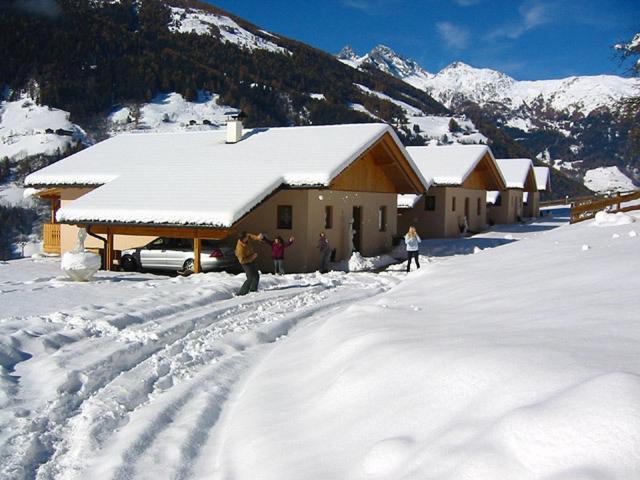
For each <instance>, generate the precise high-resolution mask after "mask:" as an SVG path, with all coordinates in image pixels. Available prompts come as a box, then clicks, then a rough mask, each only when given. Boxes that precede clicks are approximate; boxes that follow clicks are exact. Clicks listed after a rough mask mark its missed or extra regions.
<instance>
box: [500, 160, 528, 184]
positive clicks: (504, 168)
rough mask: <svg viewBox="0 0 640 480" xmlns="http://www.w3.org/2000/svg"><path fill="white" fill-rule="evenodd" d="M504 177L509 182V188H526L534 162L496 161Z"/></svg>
mask: <svg viewBox="0 0 640 480" xmlns="http://www.w3.org/2000/svg"><path fill="white" fill-rule="evenodd" d="M496 163H497V164H498V167H500V171H501V172H502V176H503V177H504V179H505V180H506V182H507V188H524V187H525V184H526V183H527V176H528V175H529V170H530V169H531V168H533V162H532V161H531V159H529V158H502V159H498V160H496Z"/></svg>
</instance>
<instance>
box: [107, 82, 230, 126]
mask: <svg viewBox="0 0 640 480" xmlns="http://www.w3.org/2000/svg"><path fill="white" fill-rule="evenodd" d="M218 100H219V95H217V94H211V93H207V92H203V91H199V92H198V98H197V99H196V100H195V101H193V102H189V101H187V100H185V98H184V97H183V96H182V95H180V94H179V93H176V92H170V93H162V94H159V95H156V96H155V97H154V98H153V99H152V100H151V101H150V102H149V103H144V104H142V105H139V106H122V107H119V108H116V109H115V110H114V111H113V112H111V114H110V115H109V124H110V133H111V134H112V135H114V134H117V133H119V132H122V131H136V130H144V131H148V132H177V131H185V130H189V131H193V130H210V129H217V128H220V126H222V125H225V123H226V121H227V120H228V118H227V115H226V113H227V112H229V111H234V110H235V109H234V108H232V107H228V106H225V105H219V104H218Z"/></svg>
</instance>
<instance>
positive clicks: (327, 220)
mask: <svg viewBox="0 0 640 480" xmlns="http://www.w3.org/2000/svg"><path fill="white" fill-rule="evenodd" d="M324 228H325V229H326V230H329V229H331V228H333V207H331V206H328V205H327V206H326V207H324Z"/></svg>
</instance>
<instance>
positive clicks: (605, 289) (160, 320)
mask: <svg viewBox="0 0 640 480" xmlns="http://www.w3.org/2000/svg"><path fill="white" fill-rule="evenodd" d="M565 213H566V212H565ZM546 214H547V215H548V212H547V213H546ZM601 217H602V216H601ZM625 218H626V217H625ZM601 220H602V219H601ZM614 220H615V221H614ZM599 223H600V228H592V225H594V222H584V223H582V224H577V225H573V226H568V225H566V217H553V216H545V217H544V218H542V219H540V220H538V221H536V222H531V223H528V224H523V225H510V226H496V227H494V228H493V229H492V230H491V231H489V232H487V233H485V234H483V235H480V236H475V237H471V238H460V239H453V240H446V241H436V240H431V241H425V242H423V244H422V245H421V247H422V248H421V249H422V253H423V255H422V256H421V264H422V269H421V270H420V271H419V272H415V271H414V272H412V273H410V274H409V275H406V274H405V273H404V272H403V271H402V270H403V269H404V266H403V265H402V264H400V265H394V266H391V267H390V268H389V271H387V272H385V273H382V274H379V275H378V274H373V273H349V274H346V273H341V272H335V273H332V274H328V275H319V274H309V275H287V276H284V277H274V276H271V275H264V276H263V279H262V283H261V291H260V292H258V293H257V294H251V295H248V296H246V297H234V296H233V292H234V291H236V289H237V288H238V287H239V285H240V283H241V282H242V280H243V277H242V276H233V275H228V274H220V273H210V274H202V275H194V276H191V277H188V278H183V277H175V278H168V277H162V276H157V275H147V274H139V273H118V272H111V273H109V272H99V273H98V274H97V276H96V278H95V280H94V281H92V282H88V283H83V284H77V283H71V282H68V281H66V280H64V277H63V274H62V272H60V270H59V263H58V262H57V261H55V260H52V259H35V260H31V259H29V260H19V261H12V262H8V263H0V362H1V363H0V477H2V478H40V479H49V478H60V479H72V478H92V479H108V478H114V479H115V478H117V479H124V478H136V479H146V478H149V479H152V478H153V479H158V478H185V479H186V478H198V479H201V478H213V479H231V478H233V479H236V480H242V479H245V478H246V479H252V480H254V479H278V480H287V479H296V480H297V479H300V478H305V479H309V480H313V479H365V478H366V479H382V478H385V479H387V478H389V479H390V478H394V479H400V478H404V479H438V480H444V479H452V480H453V479H456V480H457V479H465V478H469V479H474V480H475V479H480V480H482V479H491V480H495V479H498V478H505V479H506V478H508V479H510V480H518V479H540V480H575V479H582V480H609V479H627V478H628V479H632V478H637V477H638V476H639V475H640V407H638V405H640V380H638V378H640V377H639V375H640V354H639V353H638V349H637V344H638V341H639V340H640V326H639V325H638V323H637V317H638V315H637V312H638V303H639V300H638V296H637V291H638V288H639V287H640V278H638V275H637V269H638V267H639V266H640V248H639V247H640V243H638V242H639V241H640V240H639V237H638V235H637V231H638V227H636V225H638V223H637V222H636V223H634V222H630V221H629V220H628V219H624V218H622V216H615V219H612V220H611V221H607V222H604V221H600V222H599ZM558 227H559V228H558ZM497 246H499V248H489V247H497ZM585 246H586V247H588V248H586V249H585V248H584V247H585ZM426 254H428V255H429V257H431V258H427V256H426ZM458 254H464V255H458ZM469 254H470V255H469ZM385 292H386V293H385Z"/></svg>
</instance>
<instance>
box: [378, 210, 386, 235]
mask: <svg viewBox="0 0 640 480" xmlns="http://www.w3.org/2000/svg"><path fill="white" fill-rule="evenodd" d="M386 230H387V207H384V206H383V207H380V208H379V209H378V231H380V232H385V231H386Z"/></svg>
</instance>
